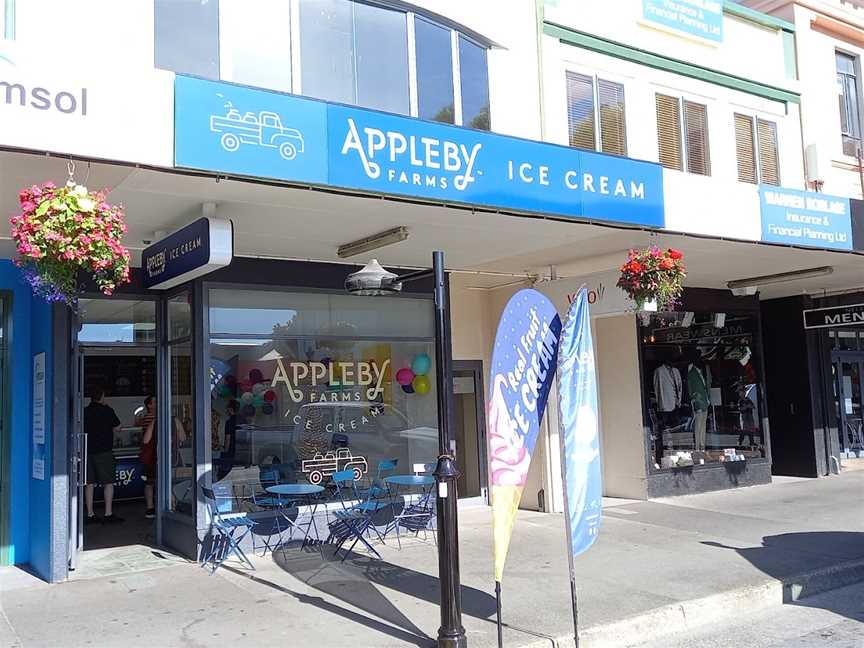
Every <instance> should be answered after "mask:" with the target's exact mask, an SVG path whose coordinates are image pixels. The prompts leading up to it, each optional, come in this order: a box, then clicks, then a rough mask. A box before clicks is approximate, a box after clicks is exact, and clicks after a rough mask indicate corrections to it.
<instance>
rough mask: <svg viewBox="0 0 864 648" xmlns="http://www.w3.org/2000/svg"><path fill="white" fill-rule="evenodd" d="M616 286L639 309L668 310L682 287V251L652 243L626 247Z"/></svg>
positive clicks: (684, 275) (684, 274)
mask: <svg viewBox="0 0 864 648" xmlns="http://www.w3.org/2000/svg"><path fill="white" fill-rule="evenodd" d="M620 270H621V276H620V277H619V278H618V287H619V288H621V290H623V291H624V292H626V293H627V294H628V295H629V296H630V298H631V299H632V300H633V301H635V302H636V305H637V307H638V309H639V310H640V311H643V312H655V311H657V310H661V311H667V310H672V309H673V308H674V307H675V305H676V304H677V303H678V299H679V298H680V297H681V293H682V291H683V290H684V285H683V282H684V278H685V277H686V276H687V273H686V268H685V266H684V255H683V254H682V253H681V252H680V251H678V250H673V249H672V248H668V249H666V250H661V249H660V248H659V247H657V246H655V245H652V246H651V247H649V248H647V249H645V250H630V253H629V254H628V255H627V262H626V263H625V264H624V265H622V266H621V268H620Z"/></svg>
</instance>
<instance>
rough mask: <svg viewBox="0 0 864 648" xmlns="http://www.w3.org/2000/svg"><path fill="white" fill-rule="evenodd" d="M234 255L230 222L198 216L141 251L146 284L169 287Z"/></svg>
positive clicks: (205, 272)
mask: <svg viewBox="0 0 864 648" xmlns="http://www.w3.org/2000/svg"><path fill="white" fill-rule="evenodd" d="M233 256H234V231H233V227H232V225H231V221H229V220H226V219H221V218H211V217H208V216H205V217H202V218H199V219H198V220H196V221H194V222H192V223H190V224H189V225H187V226H186V227H183V228H181V229H179V230H177V231H176V232H174V233H173V234H170V235H169V236H167V237H165V238H164V239H162V240H161V241H157V242H156V243H154V244H153V245H151V246H149V247H147V248H146V249H145V250H144V251H143V252H142V253H141V267H142V268H143V269H144V287H145V288H150V289H155V290H167V289H168V288H173V287H174V286H179V285H180V284H181V283H185V282H187V281H190V280H192V279H195V278H196V277H201V276H203V275H205V274H207V273H208V272H212V271H213V270H216V269H217V268H223V267H225V266H227V265H228V264H229V263H231V259H232V258H233Z"/></svg>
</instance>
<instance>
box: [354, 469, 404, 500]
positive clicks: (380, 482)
mask: <svg viewBox="0 0 864 648" xmlns="http://www.w3.org/2000/svg"><path fill="white" fill-rule="evenodd" d="M398 465H399V459H385V460H384V461H379V462H378V470H377V471H376V472H375V478H374V479H373V480H372V483H371V484H370V485H369V488H368V489H366V491H365V492H363V493H362V494H363V495H364V496H365V497H366V498H367V499H368V498H370V497H381V496H383V495H386V494H387V492H388V491H387V484H385V483H384V478H385V477H388V476H389V475H391V474H393V473H395V472H396V466H398Z"/></svg>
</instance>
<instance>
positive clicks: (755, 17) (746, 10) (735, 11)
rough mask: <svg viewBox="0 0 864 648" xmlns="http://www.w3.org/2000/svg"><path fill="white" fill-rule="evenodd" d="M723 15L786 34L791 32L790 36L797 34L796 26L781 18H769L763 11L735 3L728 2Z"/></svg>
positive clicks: (724, 6)
mask: <svg viewBox="0 0 864 648" xmlns="http://www.w3.org/2000/svg"><path fill="white" fill-rule="evenodd" d="M723 13H727V14H729V15H730V16H735V17H736V18H741V19H743V20H747V21H749V22H752V23H756V24H757V25H761V26H762V27H768V28H769V29H779V30H782V31H784V32H789V33H790V34H794V33H795V25H793V24H792V23H790V22H786V21H785V20H780V19H779V18H775V17H774V16H769V15H768V14H764V13H762V12H761V11H756V10H754V9H751V8H750V7H745V6H743V5H740V4H736V3H734V2H726V3H725V4H724V5H723Z"/></svg>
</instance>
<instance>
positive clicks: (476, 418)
mask: <svg viewBox="0 0 864 648" xmlns="http://www.w3.org/2000/svg"><path fill="white" fill-rule="evenodd" d="M453 365H454V366H453V409H454V417H453V418H454V419H455V421H454V422H455V437H456V461H457V465H458V466H459V472H460V475H459V479H458V482H457V484H458V488H459V501H460V504H469V503H477V504H486V503H487V486H486V408H485V406H484V404H483V403H484V399H483V382H482V364H481V363H480V362H473V361H466V362H460V361H455V362H454V363H453Z"/></svg>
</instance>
